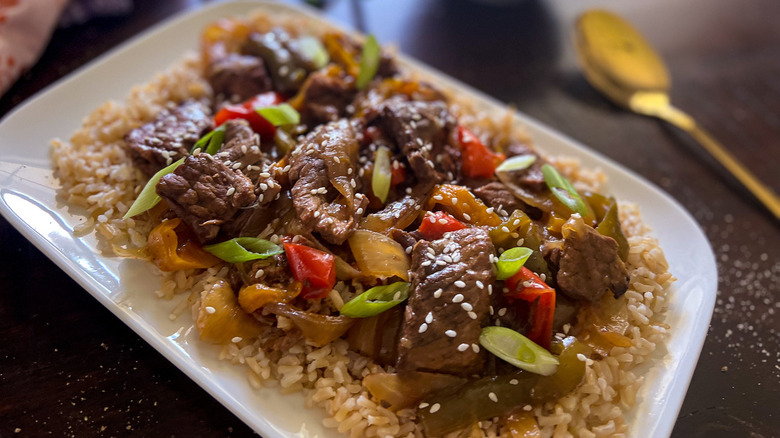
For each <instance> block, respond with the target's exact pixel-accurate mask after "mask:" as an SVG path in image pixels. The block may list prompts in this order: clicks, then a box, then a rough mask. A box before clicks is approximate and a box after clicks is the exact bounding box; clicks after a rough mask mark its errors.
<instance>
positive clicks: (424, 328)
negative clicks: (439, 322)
mask: <svg viewBox="0 0 780 438" xmlns="http://www.w3.org/2000/svg"><path fill="white" fill-rule="evenodd" d="M426 330H428V324H426V323H422V324H420V328H419V329H418V330H417V333H425V331H426Z"/></svg>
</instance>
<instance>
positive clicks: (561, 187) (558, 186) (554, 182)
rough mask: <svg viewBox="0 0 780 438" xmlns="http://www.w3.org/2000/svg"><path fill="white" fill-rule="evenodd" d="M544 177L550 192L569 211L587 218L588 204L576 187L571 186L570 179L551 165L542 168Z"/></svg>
mask: <svg viewBox="0 0 780 438" xmlns="http://www.w3.org/2000/svg"><path fill="white" fill-rule="evenodd" d="M542 175H543V176H544V182H545V183H546V184H547V187H549V188H550V191H551V192H552V193H553V195H555V197H556V198H558V200H559V201H561V203H563V205H565V206H566V207H568V208H569V210H571V211H573V212H575V213H579V214H580V216H582V217H585V216H587V215H588V204H586V203H585V201H583V200H582V197H581V196H580V194H579V193H577V190H575V189H574V186H572V185H571V183H570V182H569V180H568V179H566V178H564V176H563V175H561V174H560V173H558V170H557V169H555V168H554V167H552V166H551V165H549V164H545V165H544V166H542Z"/></svg>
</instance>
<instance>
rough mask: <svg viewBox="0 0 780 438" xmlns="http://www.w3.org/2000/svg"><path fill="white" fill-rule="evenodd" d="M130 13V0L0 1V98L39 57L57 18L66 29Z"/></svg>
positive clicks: (55, 24)
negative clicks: (74, 25)
mask: <svg viewBox="0 0 780 438" xmlns="http://www.w3.org/2000/svg"><path fill="white" fill-rule="evenodd" d="M66 6H67V9H66ZM131 9H132V0H72V1H68V0H0V95H2V94H4V93H5V92H6V91H7V90H8V88H10V87H11V85H13V83H14V82H16V80H17V79H18V78H19V76H21V74H22V73H23V72H24V71H25V70H27V69H28V68H30V67H32V65H33V64H35V62H36V61H37V60H38V58H39V57H40V56H41V53H43V49H44V48H45V47H46V44H47V43H48V42H49V38H51V34H52V32H54V29H55V27H56V26H57V23H58V20H60V14H62V18H61V21H60V24H61V25H63V26H69V25H73V24H82V23H84V22H86V21H87V20H88V19H90V18H92V17H94V16H104V15H121V14H124V13H127V12H129V11H130V10H131ZM63 10H65V12H64V13H63Z"/></svg>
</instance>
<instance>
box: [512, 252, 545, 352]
mask: <svg viewBox="0 0 780 438" xmlns="http://www.w3.org/2000/svg"><path fill="white" fill-rule="evenodd" d="M506 287H507V288H508V289H509V292H507V293H506V295H505V296H506V297H507V298H508V299H510V300H523V301H527V302H529V303H533V302H534V301H537V303H536V310H535V311H534V313H533V315H532V316H531V328H530V329H529V330H528V333H526V336H527V337H528V339H530V340H532V341H534V342H536V343H537V344H539V345H541V346H542V347H544V348H546V349H548V350H549V349H550V341H551V340H552V327H553V318H554V317H555V289H553V288H552V287H550V286H548V285H547V284H546V283H545V282H544V281H542V279H541V278H539V277H538V276H537V275H536V274H534V273H533V272H531V270H530V269H528V268H526V267H523V268H521V269H520V272H518V273H517V274H515V275H513V276H512V277H509V278H508V279H507V280H506Z"/></svg>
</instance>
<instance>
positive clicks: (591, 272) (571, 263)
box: [553, 216, 629, 302]
mask: <svg viewBox="0 0 780 438" xmlns="http://www.w3.org/2000/svg"><path fill="white" fill-rule="evenodd" d="M561 231H562V233H563V237H564V239H563V248H562V250H561V251H560V253H559V254H558V256H557V257H554V258H555V259H558V260H553V262H554V263H555V262H557V265H558V272H557V274H556V278H555V279H556V281H557V284H558V289H559V290H560V291H561V292H563V293H564V294H566V295H567V296H569V297H570V298H573V299H576V300H585V301H591V302H595V301H598V300H599V299H600V298H601V296H602V295H604V293H605V292H607V291H610V292H612V293H613V294H614V295H615V297H619V296H620V295H623V294H624V293H625V292H626V289H628V281H629V277H628V270H627V269H626V265H625V264H624V263H623V261H622V260H620V256H618V244H617V242H615V239H613V238H611V237H607V236H602V235H601V234H599V233H598V232H597V231H596V230H594V229H593V228H592V227H589V226H587V225H585V223H584V222H583V221H582V219H581V218H580V217H579V216H572V218H571V219H569V221H568V222H566V223H565V224H564V225H563V227H562V229H561ZM558 257H559V258H558Z"/></svg>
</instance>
